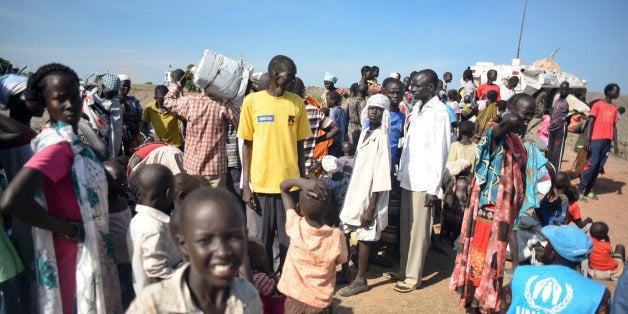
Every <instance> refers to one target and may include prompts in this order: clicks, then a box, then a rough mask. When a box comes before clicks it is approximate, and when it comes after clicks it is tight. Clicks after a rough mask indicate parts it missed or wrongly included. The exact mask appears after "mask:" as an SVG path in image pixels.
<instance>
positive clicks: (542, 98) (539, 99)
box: [534, 91, 549, 117]
mask: <svg viewBox="0 0 628 314" xmlns="http://www.w3.org/2000/svg"><path fill="white" fill-rule="evenodd" d="M534 101H535V102H536V116H537V117H542V116H543V114H544V113H545V109H547V93H546V92H543V91H541V92H539V93H538V94H537V95H536V97H534ZM548 114H549V113H548Z"/></svg>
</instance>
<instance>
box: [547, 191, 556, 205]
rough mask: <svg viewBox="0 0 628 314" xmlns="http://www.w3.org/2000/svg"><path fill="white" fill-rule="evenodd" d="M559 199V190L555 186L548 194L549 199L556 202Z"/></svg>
mask: <svg viewBox="0 0 628 314" xmlns="http://www.w3.org/2000/svg"><path fill="white" fill-rule="evenodd" d="M557 199H558V190H557V189H556V188H555V187H553V188H552V189H551V190H550V191H549V193H548V195H547V200H548V201H550V202H555V201H556V200H557Z"/></svg>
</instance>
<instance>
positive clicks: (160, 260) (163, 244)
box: [126, 204, 182, 295]
mask: <svg viewBox="0 0 628 314" xmlns="http://www.w3.org/2000/svg"><path fill="white" fill-rule="evenodd" d="M135 210H136V211H137V215H135V217H133V219H131V225H130V226H129V233H128V234H127V238H126V240H127V245H128V248H129V255H131V266H132V267H133V289H135V294H137V295H139V294H140V292H141V291H142V289H144V288H145V287H146V286H148V285H150V284H152V283H155V282H157V281H159V280H161V279H166V278H170V277H172V275H173V274H174V268H175V266H176V265H177V264H179V263H180V262H181V260H182V258H181V253H180V252H179V249H178V248H177V246H176V244H175V243H174V241H173V240H172V236H171V235H170V226H169V223H170V216H168V215H167V214H165V213H163V212H160V211H159V210H157V209H155V208H152V207H148V206H145V205H139V204H138V205H137V206H136V207H135Z"/></svg>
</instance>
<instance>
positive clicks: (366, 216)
mask: <svg viewBox="0 0 628 314" xmlns="http://www.w3.org/2000/svg"><path fill="white" fill-rule="evenodd" d="M378 198H379V192H373V193H371V198H369V206H368V207H367V208H366V210H365V211H364V212H363V213H362V215H361V216H360V226H361V227H362V228H366V227H369V226H370V225H371V224H373V219H374V217H375V205H376V204H377V199H378Z"/></svg>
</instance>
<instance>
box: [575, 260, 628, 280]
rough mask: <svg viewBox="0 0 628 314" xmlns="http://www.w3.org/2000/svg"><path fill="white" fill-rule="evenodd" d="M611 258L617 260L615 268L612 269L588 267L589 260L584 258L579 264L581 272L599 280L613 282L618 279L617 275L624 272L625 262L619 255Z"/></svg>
mask: <svg viewBox="0 0 628 314" xmlns="http://www.w3.org/2000/svg"><path fill="white" fill-rule="evenodd" d="M613 259H614V260H615V261H617V268H615V269H614V270H597V269H594V268H591V267H589V260H588V259H585V260H584V261H582V263H581V264H580V269H581V271H582V274H583V275H585V276H588V277H591V278H594V279H599V280H611V281H613V282H615V283H617V281H618V280H619V276H621V274H622V273H623V272H624V267H625V262H624V260H622V259H621V256H619V255H614V256H613Z"/></svg>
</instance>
